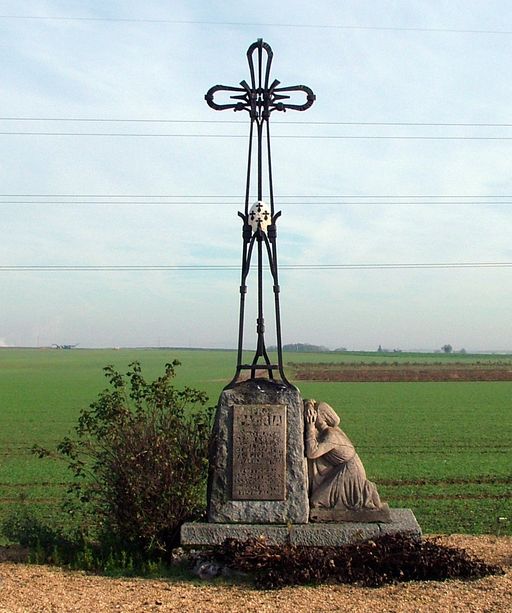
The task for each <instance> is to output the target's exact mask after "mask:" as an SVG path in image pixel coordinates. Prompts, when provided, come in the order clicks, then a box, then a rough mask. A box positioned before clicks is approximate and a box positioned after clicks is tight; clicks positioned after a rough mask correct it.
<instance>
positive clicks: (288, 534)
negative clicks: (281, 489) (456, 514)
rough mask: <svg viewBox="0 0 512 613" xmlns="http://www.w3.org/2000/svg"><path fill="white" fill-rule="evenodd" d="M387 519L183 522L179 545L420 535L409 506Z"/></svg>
mask: <svg viewBox="0 0 512 613" xmlns="http://www.w3.org/2000/svg"><path fill="white" fill-rule="evenodd" d="M390 516H391V519H390V520H388V521H387V522H372V523H368V522H343V523H324V524H322V523H314V524H296V525H293V524H291V525H289V526H288V525H282V524H220V523H186V524H183V526H182V527H181V544H182V545H195V546H212V545H221V544H222V543H223V542H224V541H225V540H226V539H227V538H234V539H237V540H239V541H246V540H248V539H250V538H261V537H264V538H265V539H266V541H267V542H268V543H269V544H271V545H282V544H285V543H289V544H291V545H308V546H312V547H326V546H330V547H337V546H339V545H346V544H348V543H354V542H357V541H367V540H370V539H376V538H379V537H380V536H383V535H385V534H402V535H404V536H410V537H413V538H420V537H421V528H420V525H419V524H418V522H417V521H416V518H415V517H414V514H413V512H412V511H411V510H410V509H390Z"/></svg>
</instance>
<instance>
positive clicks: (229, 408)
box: [208, 379, 309, 530]
mask: <svg viewBox="0 0 512 613" xmlns="http://www.w3.org/2000/svg"><path fill="white" fill-rule="evenodd" d="M308 516H309V502H308V491H307V464H306V458H305V455H304V426H303V404H302V398H301V396H300V394H299V391H298V390H297V389H295V388H290V387H287V386H285V385H283V384H281V383H278V382H275V381H269V380H268V379H254V380H249V381H244V382H242V383H238V384H237V385H236V386H235V387H233V388H232V389H228V390H224V391H223V392H222V394H221V396H220V399H219V405H218V407H217V412H216V415H215V424H214V428H213V436H212V447H211V451H210V473H209V480H208V522H210V523H216V524H219V523H220V524H226V523H238V524H284V525H286V524H305V523H307V521H308ZM212 530H215V526H212Z"/></svg>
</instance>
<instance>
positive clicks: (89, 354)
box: [0, 349, 512, 534]
mask: <svg viewBox="0 0 512 613" xmlns="http://www.w3.org/2000/svg"><path fill="white" fill-rule="evenodd" d="M174 358H177V359H179V360H180V361H181V362H182V366H181V367H180V368H179V369H178V376H177V381H176V383H177V385H178V386H184V385H190V386H193V387H197V388H199V389H202V390H204V391H206V392H207V394H208V395H209V397H210V401H211V404H212V405H213V404H215V403H216V400H217V398H218V395H219V393H220V391H221V389H222V387H223V386H224V385H225V384H226V383H227V382H228V381H229V380H230V378H231V377H232V375H233V372H234V364H235V361H236V355H235V353H234V352H231V351H206V350H205V351H196V350H158V349H154V350H149V349H148V350H142V349H139V350H135V349H134V350H119V351H114V350H79V349H74V350H71V351H65V350H50V349H45V350H43V349H26V350H22V349H2V350H0V415H1V417H0V516H1V515H5V514H7V513H9V511H11V510H12V509H13V508H15V507H16V506H17V505H19V504H20V503H21V502H24V503H26V504H30V505H34V506H37V507H40V508H41V509H42V510H43V511H44V512H45V513H47V514H54V513H58V502H59V500H60V499H61V497H62V495H63V493H64V490H65V487H66V480H67V479H68V475H67V473H66V470H65V468H64V466H62V465H60V464H58V463H57V462H55V461H53V460H49V459H45V460H40V459H37V458H36V457H34V456H33V455H31V453H30V448H31V447H32V445H34V444H35V443H37V444H39V445H43V446H46V447H51V446H53V445H55V443H56V442H57V441H59V440H60V439H61V438H62V437H63V436H64V435H66V434H69V432H70V430H71V429H72V427H73V425H74V423H75V421H76V418H77V415H78V413H79V411H80V409H81V408H83V407H86V406H87V405H88V404H89V403H90V402H91V401H92V400H94V399H95V397H96V395H97V393H98V392H99V391H100V390H101V389H103V388H104V387H105V380H104V378H103V374H102V370H101V369H102V367H103V366H105V365H107V364H114V365H115V366H117V367H118V368H119V369H121V370H122V371H124V370H126V367H127V365H128V363H129V362H130V361H132V360H139V361H140V362H141V364H142V366H143V369H144V373H145V374H146V375H147V378H153V377H155V376H157V375H159V374H161V373H162V371H163V365H164V364H165V362H167V361H171V360H172V359H174ZM285 360H287V361H289V362H295V363H300V362H310V363H311V362H334V361H340V362H356V361H362V362H370V361H388V362H391V361H408V362H414V361H416V362H424V363H426V362H439V361H443V362H444V361H445V360H446V361H449V360H453V361H462V360H464V361H468V362H471V361H472V362H476V361H480V362H483V361H497V360H500V361H511V360H512V358H511V356H496V355H492V356H491V355H490V356H484V355H476V356H475V355H473V356H471V355H461V354H457V355H453V354H452V355H443V354H421V355H420V354H409V353H403V354H375V353H357V354H355V353H353V352H347V353H337V354H332V353H329V354H312V353H287V354H285ZM298 386H299V388H300V390H301V392H302V395H303V396H304V397H313V398H316V399H317V400H324V401H326V402H328V403H330V404H331V405H332V406H333V407H334V408H335V409H336V410H337V411H338V412H339V414H340V416H341V427H342V428H343V429H344V430H345V431H346V432H347V434H348V435H349V436H350V437H351V439H352V440H353V441H354V443H355V444H356V448H357V450H358V452H359V455H360V456H361V458H362V460H363V463H364V464H365V467H366V470H367V473H368V476H369V478H371V479H372V480H373V481H376V482H377V484H378V486H379V492H380V493H381V497H382V498H384V499H385V500H387V501H388V502H389V503H390V505H391V506H400V507H409V508H412V509H413V510H414V512H415V513H416V516H417V518H418V520H419V521H420V524H421V525H422V528H423V530H424V531H425V532H427V533H431V532H470V533H483V532H486V533H496V532H500V533H502V534H512V521H511V520H512V487H511V486H512V410H511V408H512V407H511V405H512V382H508V381H505V382H464V383H462V382H456V383H454V382H449V383H437V382H436V383H431V382H428V383H328V382H310V381H300V382H299V384H298ZM499 518H507V519H504V520H501V521H499Z"/></svg>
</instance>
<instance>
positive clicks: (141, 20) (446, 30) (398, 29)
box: [0, 15, 512, 34]
mask: <svg viewBox="0 0 512 613" xmlns="http://www.w3.org/2000/svg"><path fill="white" fill-rule="evenodd" d="M0 19H12V20H20V21H23V20H25V21H85V22H87V21H90V22H95V21H97V22H112V23H116V22H117V23H153V24H164V23H165V24H172V25H206V26H236V27H258V28H261V27H266V28H300V29H322V30H363V31H364V30H369V31H373V30H380V31H390V32H438V33H443V34H512V31H511V30H491V29H488V30H486V29H476V28H475V29H466V28H422V27H398V26H359V25H341V24H311V23H257V22H247V21H206V20H204V21H203V20H192V19H150V18H136V17H132V18H130V17H70V16H63V17H49V16H42V15H0Z"/></svg>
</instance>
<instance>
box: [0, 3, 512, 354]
mask: <svg viewBox="0 0 512 613" xmlns="http://www.w3.org/2000/svg"><path fill="white" fill-rule="evenodd" d="M257 38H263V39H264V40H265V41H266V42H268V43H269V44H270V45H271V46H272V48H273V51H274V62H273V68H272V73H273V76H274V78H277V79H279V80H280V81H281V82H282V84H283V85H296V84H305V85H308V86H309V87H311V88H312V89H313V91H314V92H315V94H316V97H317V100H316V102H315V104H314V105H313V106H312V107H311V108H310V109H309V110H307V111H306V112H304V113H300V112H292V111H289V112H287V113H273V116H272V120H271V133H272V137H273V140H272V155H273V172H274V189H275V200H276V208H277V209H278V210H281V211H282V213H283V214H282V217H281V218H280V220H279V222H278V232H279V235H278V250H279V263H280V265H281V266H282V270H281V273H280V282H281V308H282V328H283V342H284V343H295V342H303V343H313V344H321V345H325V346H328V347H329V348H332V349H334V348H337V347H346V348H348V349H352V350H357V349H370V350H372V349H376V348H377V347H378V346H379V345H381V346H382V347H384V348H389V349H394V348H400V349H403V350H407V349H421V350H435V349H439V348H440V347H441V346H442V345H444V344H446V343H449V344H451V345H452V346H453V347H454V349H456V350H457V349H461V348H465V349H466V350H468V351H484V350H494V351H506V350H512V333H511V329H510V325H509V318H510V313H511V312H512V293H511V291H510V286H511V283H510V281H511V275H512V266H511V263H512V246H511V240H510V235H511V232H510V230H511V221H512V212H511V211H512V209H511V208H510V207H511V206H512V175H511V165H510V161H511V148H512V118H511V116H510V108H511V99H512V63H511V62H510V58H511V56H512V6H511V5H510V3H508V2H506V1H504V0H503V1H489V2H480V1H476V0H475V1H471V0H464V1H456V0H452V1H449V2H448V1H447V2H442V1H428V2H427V1H414V0H403V1H402V0H395V1H388V2H383V1H382V2H379V1H375V0H371V1H370V0H357V1H355V0H354V1H345V2H339V1H335V0H332V1H329V0H318V1H317V2H315V3H312V2H305V1H301V0H294V1H293V2H292V1H290V0H283V1H282V2H278V3H276V2H267V1H265V0H262V1H260V2H258V3H253V2H245V1H240V0H237V1H236V2H235V1H232V0H225V1H222V2H215V1H206V0H186V1H185V0H172V1H168V2H164V1H159V0H147V1H146V2H144V3H141V2H133V1H127V0H123V1H107V2H105V1H101V2H100V1H88V0H81V1H80V2H71V1H68V2H57V1H48V2H35V1H34V2H32V1H30V0H26V1H25V2H23V3H22V4H20V3H19V2H14V1H5V2H0V46H1V55H2V61H1V63H0V83H1V86H0V87H1V88H0V91H1V95H0V116H1V119H0V132H1V134H0V148H1V155H0V185H1V188H0V192H1V195H0V211H1V217H0V228H1V241H0V295H1V302H0V346H48V345H51V344H53V343H58V344H63V343H66V344H67V343H69V344H71V343H72V344H74V343H78V344H79V346H80V347H120V346H174V347H178V346H191V347H211V348H231V347H235V346H236V342H237V332H238V300H239V290H238V286H239V282H240V280H239V277H240V274H239V270H238V269H237V267H238V266H239V264H240V252H241V222H240V218H239V217H238V216H237V211H239V210H241V209H243V194H244V185H245V167H246V157H247V140H246V136H247V134H248V120H247V115H246V114H245V115H243V114H240V113H237V114H234V113H232V112H231V111H224V112H216V111H213V110H212V109H210V108H209V107H208V106H207V104H206V103H205V100H204V94H205V93H206V91H207V90H208V89H209V88H210V87H211V86H212V85H215V84H217V83H222V84H226V85H238V83H239V82H240V81H241V80H242V79H247V78H248V67H247V62H246V58H245V52H246V50H247V47H248V46H249V45H250V44H251V43H252V42H254V41H255V40H256V39H257ZM77 119H82V120H83V119H89V120H95V121H77ZM71 120H73V121H71ZM98 120H102V121H98ZM107 120H108V121H107ZM112 120H116V121H112ZM119 120H126V121H119ZM136 120H138V121H136ZM141 120H151V121H141ZM155 120H159V121H155ZM164 120H165V121H164ZM233 121H236V123H229V122H233ZM186 122H188V123H186ZM326 122H331V123H326ZM379 124H380V125H379ZM382 124H387V125H382ZM390 124H391V125H390ZM397 124H402V125H397ZM403 124H406V125H403ZM411 124H412V125H411ZM414 124H416V125H414ZM417 124H437V125H417ZM439 124H445V125H439ZM446 124H452V125H446ZM453 124H458V125H453ZM460 124H469V125H460ZM482 124H501V125H482ZM504 124H506V125H504ZM56 133H59V134H60V135H56ZM63 133H64V134H63ZM123 135H124V136H123ZM141 135H145V136H141ZM292 137H293V138H292ZM306 137H312V138H306ZM319 137H322V138H319ZM325 137H327V138H325ZM334 137H335V138H334ZM347 137H350V138H347ZM412 137H414V138H412ZM453 137H457V138H453ZM507 139H508V140H507ZM264 191H265V190H264ZM265 194H266V195H268V193H267V192H265ZM251 199H252V200H255V199H256V195H255V193H254V190H253V193H252V194H251ZM476 263H478V264H479V266H474V265H473V266H463V267H460V266H457V267H453V266H450V267H444V268H432V267H419V268H418V267H413V268H400V267H399V266H400V265H402V266H404V265H405V266H408V265H425V264H429V265H432V264H434V265H437V264H464V265H467V264H476ZM507 263H508V264H509V265H508V266H507V265H504V264H507ZM312 264H313V265H324V266H331V265H337V266H344V267H345V268H334V269H330V270H329V269H322V270H311V269H306V268H300V266H301V265H312ZM482 264H484V266H482ZM215 265H221V266H224V265H225V266H230V267H232V268H231V269H228V270H215V269H212V268H210V269H203V270H201V269H199V268H200V267H202V266H210V267H211V266H215ZM287 265H298V266H299V268H295V269H288V268H286V266H287ZM351 265H356V267H355V268H346V267H347V266H351ZM365 265H372V266H371V267H366V268H364V267H363V268H360V267H359V268H357V266H365ZM375 265H377V266H380V267H375ZM382 265H392V266H391V267H386V268H382ZM22 266H25V267H28V268H29V269H28V270H22V269H20V267H22ZM49 266H70V267H80V266H92V267H96V268H95V269H94V270H89V271H85V270H79V269H78V270H77V269H75V270H48V269H46V270H44V269H37V267H49ZM119 266H149V267H155V266H192V267H196V268H193V269H188V270H187V269H183V268H182V269H177V270H125V271H123V270H119V268H117V269H115V268H114V269H111V270H105V269H104V268H101V267H119ZM266 288H267V289H270V278H268V279H266ZM255 298H256V285H255V279H254V277H253V276H252V275H251V277H250V278H249V293H248V297H247V300H248V310H247V315H246V322H247V325H246V329H245V345H246V347H247V348H251V347H254V342H255V323H254V321H255V304H254V302H255ZM265 314H266V320H267V323H268V328H267V344H269V345H272V344H274V343H275V337H274V336H273V334H274V327H273V323H272V322H273V312H272V296H271V295H267V297H266V306H265Z"/></svg>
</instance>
